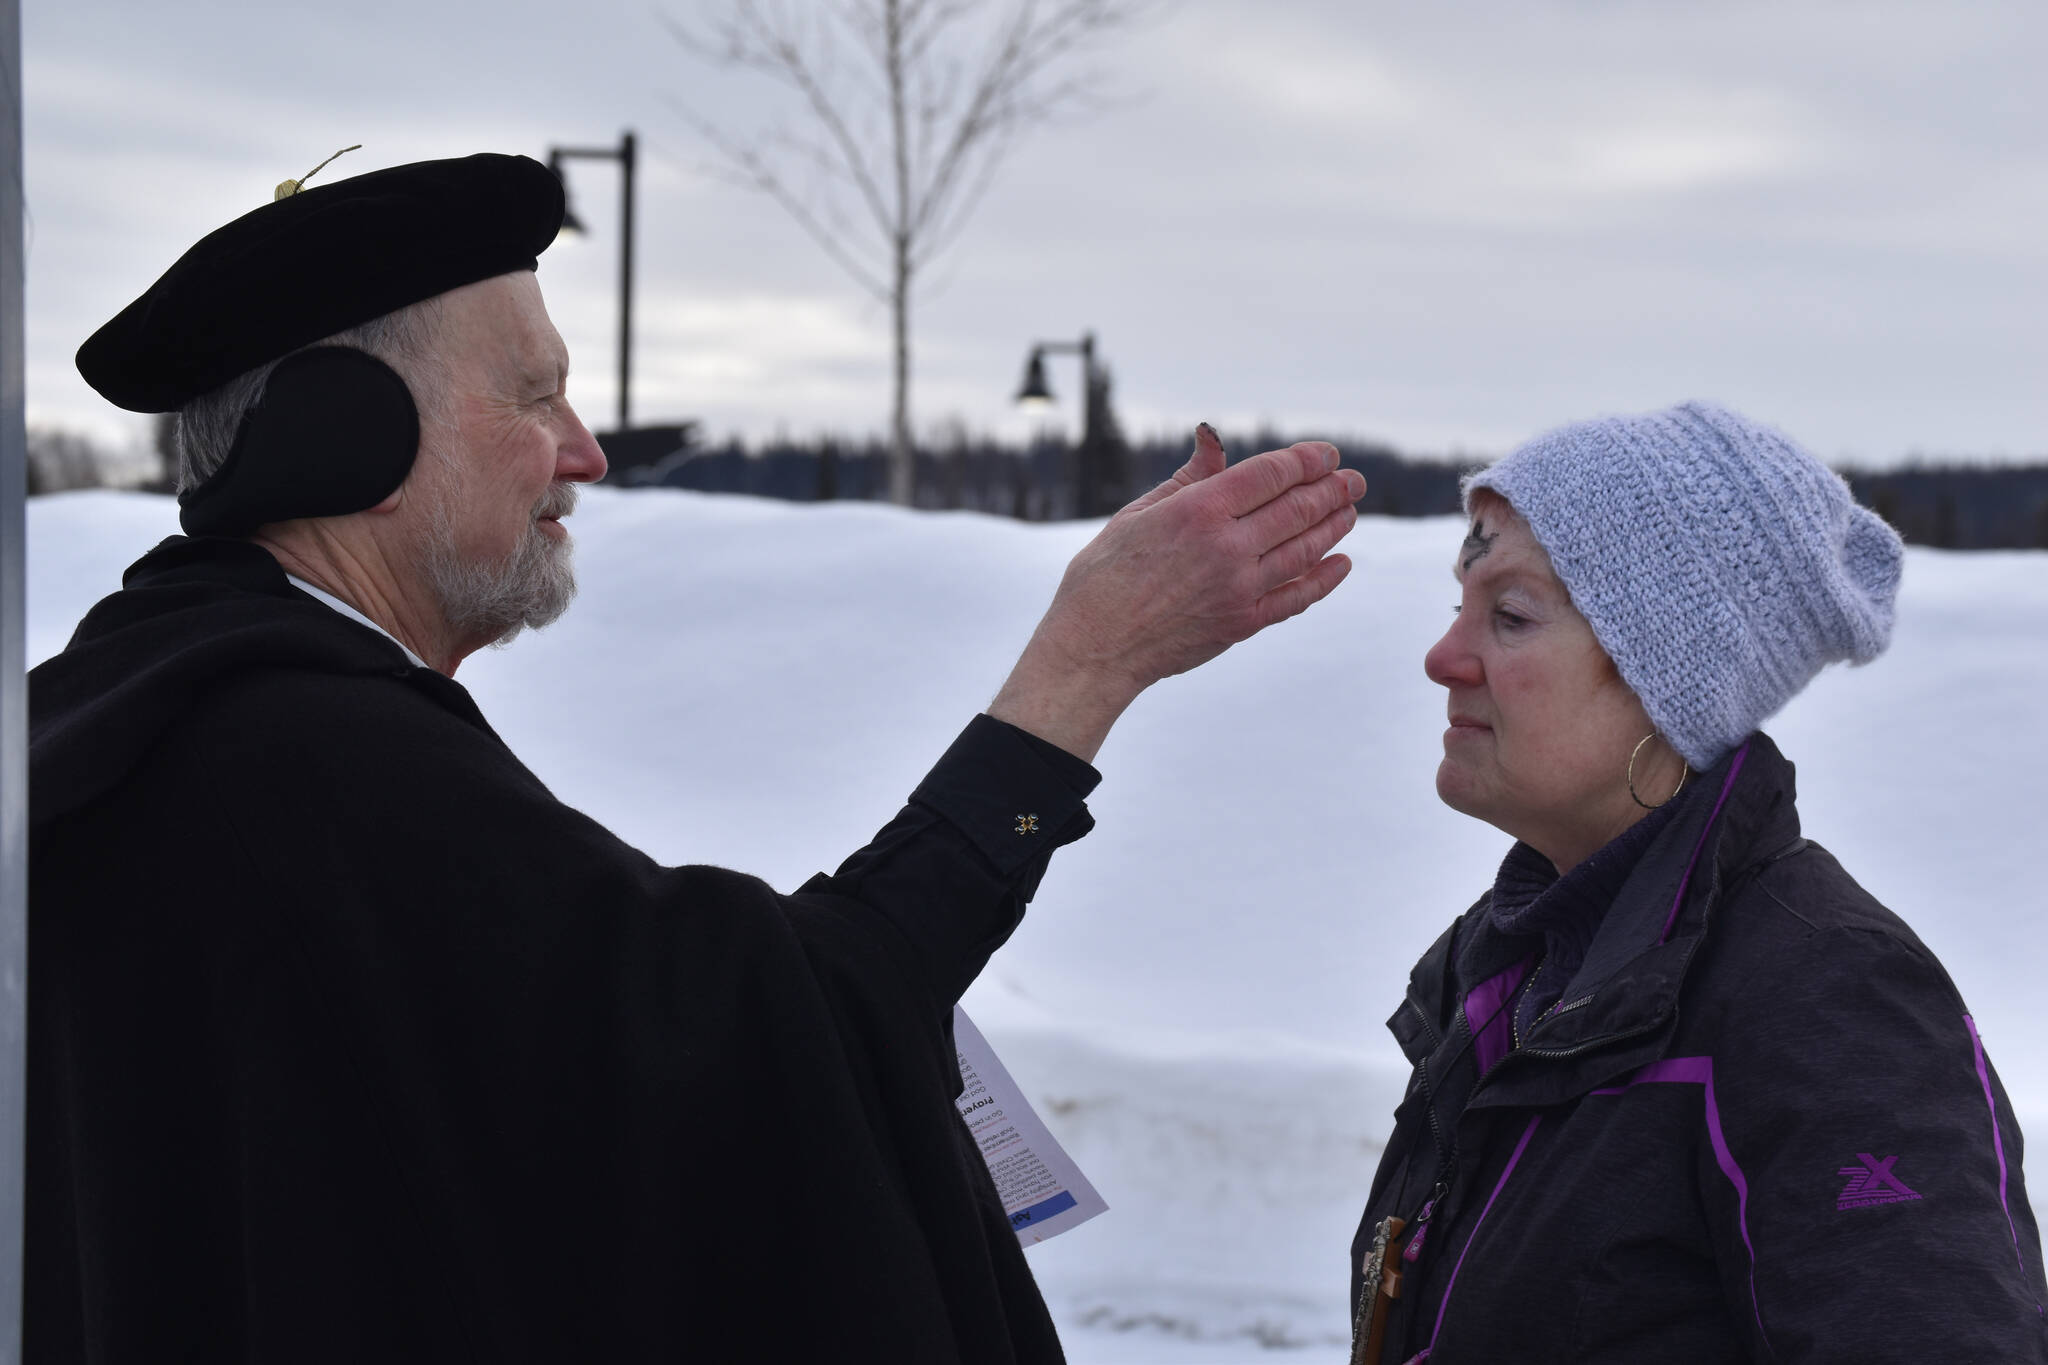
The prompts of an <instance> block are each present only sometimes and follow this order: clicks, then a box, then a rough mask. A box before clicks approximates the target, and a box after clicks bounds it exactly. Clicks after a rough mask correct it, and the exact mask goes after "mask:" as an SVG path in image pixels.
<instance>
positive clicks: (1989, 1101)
mask: <svg viewBox="0 0 2048 1365" xmlns="http://www.w3.org/2000/svg"><path fill="white" fill-rule="evenodd" d="M1963 1027H1965V1028H1967V1029H1969V1030H1970V1051H1971V1052H1973V1053H1975V1054H1976V1058H1977V1080H1978V1082H1979V1083H1980V1084H1981V1085H1983V1087H1984V1107H1985V1108H1987V1109H1989V1110H1990V1111H1991V1151H1992V1154H1993V1155H1994V1156H1996V1157H1997V1158H1998V1207H2000V1208H2001V1209H2004V1210H2005V1226H2006V1230H2007V1231H2008V1232H2010V1233H2012V1254H2013V1258H2014V1259H2015V1260H2017V1261H2018V1262H2019V1266H2020V1275H2021V1276H2022V1277H2023V1278H2024V1277H2025V1275H2026V1273H2027V1257H2026V1253H2024V1252H2022V1251H2021V1250H2020V1230H2019V1228H2018V1226H2017V1225H2016V1224H2014V1222H2013V1221H2012V1203H2011V1201H2010V1200H2008V1199H2007V1198H2006V1197H2005V1179H2006V1172H2005V1139H2004V1138H2002V1137H2000V1136H1999V1132H1998V1101H1996V1100H1994V1099H1993V1098H1992V1097H1991V1069H1990V1068H1989V1067H1988V1066H1986V1065H1985V1062H1984V1040H1983V1039H1982V1038H1979V1037H1978V1036H1977V1021H1976V1020H1975V1019H1972V1018H1971V1017H1970V1016H1969V1015H1967V1014H1966V1015H1964V1016H1963ZM2034 1311H2035V1312H2036V1313H2040V1314H2042V1316H2044V1317H2048V1311H2044V1310H2043V1308H2042V1306H2041V1305H2040V1304H2038V1303H2037V1304H2035V1305H2034Z"/></svg>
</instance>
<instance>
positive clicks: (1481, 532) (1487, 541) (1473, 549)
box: [1458, 517, 1500, 573]
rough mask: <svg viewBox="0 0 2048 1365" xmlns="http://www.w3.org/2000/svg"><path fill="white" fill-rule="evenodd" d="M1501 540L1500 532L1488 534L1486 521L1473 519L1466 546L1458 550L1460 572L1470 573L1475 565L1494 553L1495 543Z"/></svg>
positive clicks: (1466, 538) (1481, 518) (1479, 518)
mask: <svg viewBox="0 0 2048 1365" xmlns="http://www.w3.org/2000/svg"><path fill="white" fill-rule="evenodd" d="M1499 539H1500V532H1498V531H1495V532H1494V533H1493V534H1492V535H1488V534H1486V520H1485V518H1483V517H1474V518H1473V519H1472V530H1471V531H1470V533H1468V534H1467V535H1466V537H1465V544H1464V545H1463V546H1462V547H1460V549H1459V550H1458V572H1460V573H1465V572H1468V571H1469V570H1470V569H1471V568H1472V566H1473V565H1474V564H1477V563H1478V562H1479V561H1480V560H1482V559H1484V558H1486V557H1487V556H1488V555H1489V554H1492V553H1493V542H1495V541H1496V540H1499Z"/></svg>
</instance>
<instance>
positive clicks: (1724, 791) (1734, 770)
mask: <svg viewBox="0 0 2048 1365" xmlns="http://www.w3.org/2000/svg"><path fill="white" fill-rule="evenodd" d="M1749 744H1750V741H1748V740H1744V741H1743V742H1742V747H1741V748H1740V749H1737V750H1736V751H1735V761H1734V762H1733V763H1730V764H1729V765H1728V776H1727V779H1726V780H1725V781H1723V782H1722V783H1721V794H1720V795H1719V796H1717V797H1715V798H1714V809H1713V810H1712V811H1710V812H1709V813H1708V815H1707V823H1706V824H1705V825H1703V826H1701V828H1700V839H1699V842H1698V843H1696V844H1694V845H1693V846H1692V857H1691V858H1690V859H1689V860H1687V862H1686V864H1685V875H1684V876H1683V877H1680V878H1679V879H1678V894H1677V895H1676V896H1673V897H1672V898H1671V913H1670V914H1669V915H1667V916H1665V919H1664V932H1663V933H1661V934H1659V935H1657V942H1659V943H1663V942H1664V941H1665V940H1667V939H1669V938H1670V937H1671V928H1672V926H1673V925H1675V924H1677V923H1678V907H1679V906H1681V905H1684V904H1685V888H1686V887H1688V886H1690V885H1692V870H1693V868H1695V867H1697V866H1698V865H1699V861H1700V850H1701V849H1703V848H1705V847H1706V846H1707V836H1708V835H1709V834H1711V833H1713V831H1714V822H1715V821H1716V820H1719V819H1720V818H1721V807H1723V806H1725V805H1727V804H1728V793H1729V792H1732V791H1734V790H1735V778H1736V775H1737V774H1739V773H1740V772H1741V771H1742V760H1744V759H1745V758H1748V757H1749Z"/></svg>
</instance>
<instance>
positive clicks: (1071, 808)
mask: <svg viewBox="0 0 2048 1365" xmlns="http://www.w3.org/2000/svg"><path fill="white" fill-rule="evenodd" d="M1101 781H1102V774H1101V773H1099V772H1097V771H1096V770H1095V768H1094V766H1093V765H1092V764H1090V763H1087V762H1084V761H1083V760H1081V759H1079V758H1076V757H1074V755H1072V754H1070V753H1068V752H1067V751H1066V750H1064V749H1062V748H1060V747H1059V746H1058V745H1056V744H1051V743H1048V742H1047V741H1045V740H1042V739H1040V738H1038V736H1036V735H1032V734H1027V733H1026V732H1024V731H1023V730H1020V729H1018V728H1017V727H1016V726H1014V725H1010V724H1007V723H1005V722H1003V721H999V720H996V719H995V718H994V717H992V716H987V715H978V716H976V717H974V719H972V720H970V721H968V722H967V728H966V729H964V730H962V731H961V732H960V736H959V738H958V739H955V740H954V741H953V744H952V747H951V748H949V749H947V750H946V753H945V756H944V757H942V758H941V759H939V761H938V762H937V763H936V764H934V765H933V766H932V770H931V771H930V772H929V773H927V774H925V779H924V781H923V782H920V783H919V784H918V787H917V790H916V791H914V792H912V793H911V794H910V799H911V801H912V802H913V803H915V804H917V805H920V806H923V807H925V808H926V809H928V810H930V811H932V812H933V813H935V814H937V815H938V816H939V817H940V818H942V819H944V820H945V822H946V823H947V824H949V825H951V826H953V827H954V828H955V829H957V830H959V831H960V832H961V833H962V834H964V835H966V836H967V840H968V842H969V843H971V844H973V845H974V847H975V849H976V850H977V851H979V852H980V853H981V855H982V856H983V857H985V858H987V859H988V860H989V862H990V863H991V864H992V865H993V866H994V867H995V869H996V871H997V872H998V873H999V874H1000V875H1002V876H1005V877H1009V876H1014V875H1015V874H1017V873H1018V872H1020V871H1022V870H1023V869H1024V868H1025V867H1027V866H1028V865H1029V864H1031V863H1032V862H1034V861H1037V860H1039V859H1042V858H1044V857H1045V856H1046V855H1047V854H1048V853H1050V852H1051V851H1052V850H1053V849H1055V848H1058V847H1060V846H1061V845H1062V844H1069V843H1072V842H1073V841H1074V840H1076V839H1078V838H1080V837H1081V836H1082V835H1084V834H1086V833H1087V832H1088V831H1089V830H1091V829H1093V828H1094V827H1095V818H1094V817H1093V816H1091V815H1090V814H1089V813H1088V807H1087V805H1086V798H1087V796H1088V794H1089V793H1090V792H1092V791H1094V790H1095V787H1096V785H1097V784H1098V783H1100V782H1101ZM1033 880H1034V881H1035V880H1036V879H1035V878H1034V879H1033Z"/></svg>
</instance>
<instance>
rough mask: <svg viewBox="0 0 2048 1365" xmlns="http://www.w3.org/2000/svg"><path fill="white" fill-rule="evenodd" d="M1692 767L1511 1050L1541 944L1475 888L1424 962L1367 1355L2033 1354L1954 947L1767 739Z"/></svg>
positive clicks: (2002, 1132)
mask: <svg viewBox="0 0 2048 1365" xmlns="http://www.w3.org/2000/svg"><path fill="white" fill-rule="evenodd" d="M1699 787H1700V790H1699V791H1697V792H1696V793H1688V794H1687V799H1686V801H1685V804H1684V807H1683V808H1682V809H1679V810H1676V811H1674V812H1673V813H1672V817H1671V818H1670V819H1668V820H1667V821H1666V822H1665V823H1664V826H1663V828H1662V829H1660V830H1659V831H1658V832H1657V834H1656V835H1655V837H1654V838H1653V839H1652V840H1651V841H1650V843H1649V846H1648V847H1647V848H1646V849H1644V850H1643V852H1642V854H1641V856H1640V858H1639V859H1638V861H1637V862H1636V865H1635V867H1634V870H1633V871H1632V872H1631V873H1629V875H1628V877H1627V879H1626V881H1625V882H1623V884H1622V886H1621V889H1620V890H1619V892H1618V893H1617V894H1616V896H1615V898H1614V901H1613V904H1612V905H1611V906H1610V907H1609V909H1608V911H1607V913H1606V915H1605V917H1604V918H1603V919H1602V920H1601V921H1600V925H1599V928H1598V930H1597V932H1596V933H1595V934H1594V937H1593V940H1592V943H1591V946H1590V947H1589V948H1588V950H1587V951H1586V954H1585V959H1584V961H1583V963H1582V964H1580V966H1579V968H1578V970H1577V972H1576V974H1575V975H1574V976H1573V977H1572V979H1571V982H1570V984H1569V985H1568V986H1567V987H1566V989H1565V990H1564V991H1563V993H1562V995H1561V997H1560V998H1559V1000H1558V1005H1557V1008H1556V1009H1554V1010H1553V1011H1551V1012H1550V1013H1549V1014H1547V1015H1545V1016H1544V1017H1543V1018H1542V1019H1541V1020H1540V1021H1538V1022H1536V1023H1535V1024H1534V1025H1533V1026H1532V1027H1526V1028H1523V1029H1522V1030H1521V1037H1520V1040H1519V1044H1518V1043H1517V1040H1516V1038H1515V1036H1514V1035H1515V1029H1514V1027H1513V1026H1512V1024H1511V1022H1510V1021H1511V1019H1512V1017H1513V1016H1512V1014H1511V1011H1512V1010H1513V1009H1514V1007H1515V1003H1516V995H1517V990H1516V988H1517V987H1518V986H1519V985H1520V984H1521V983H1522V980H1523V977H1524V976H1525V975H1526V974H1527V973H1528V972H1529V971H1530V970H1531V968H1532V966H1533V965H1534V962H1535V960H1536V957H1537V953H1538V951H1539V949H1540V948H1541V940H1540V939H1537V938H1532V937H1530V936H1527V935H1518V934H1513V933H1508V932H1505V931H1503V930H1502V929H1501V928H1500V927H1499V925H1497V924H1496V923H1495V922H1494V921H1493V918H1492V917H1491V916H1490V915H1489V914H1488V913H1487V910H1488V906H1489V901H1490V897H1489V898H1487V899H1482V900H1481V901H1480V902H1479V903H1478V904H1477V905H1476V906H1474V907H1473V908H1472V910H1470V911H1468V912H1467V913H1466V914H1465V915H1464V916H1463V917H1461V918H1460V919H1459V920H1458V922H1457V923H1455V924H1453V925H1452V926H1451V928H1450V929H1449V930H1448V931H1446V932H1445V934H1444V935H1443V937H1442V938H1440V939H1439V940H1438V941H1437V942H1436V944H1435V945H1434V946H1433V947H1432V948H1431V949H1430V950H1429V952H1427V953H1426V954H1424V955H1423V958H1422V960H1421V961H1420V962H1419V963H1417V964H1416V967H1415V970H1414V972H1413V974H1412V975H1411V977H1410V979H1409V987H1408V994H1407V998H1406V999H1405V1000H1404V1001H1403V1002H1402V1004H1401V1007H1400V1009H1398V1010H1397V1011H1395V1013H1394V1017H1393V1018H1392V1019H1390V1020H1389V1021H1388V1026H1389V1027H1390V1028H1391V1029H1392V1030H1393V1032H1394V1036H1395V1038H1396V1040H1397V1041H1398V1042H1399V1043H1400V1045H1401V1047H1402V1049H1403V1051H1404V1052H1405V1053H1406V1054H1407V1056H1408V1058H1409V1060H1410V1062H1412V1063H1413V1064H1414V1066H1415V1073H1414V1076H1413V1078H1412V1079H1411V1080H1410V1082H1409V1087H1408V1093H1407V1096H1406V1098H1405V1099H1404V1100H1403V1101H1402V1103H1401V1106H1400V1108H1399V1109H1398V1110H1397V1111H1396V1112H1395V1116H1394V1119H1395V1127H1394V1133H1393V1136H1392V1137H1391V1138H1390V1139H1389V1141H1388V1144H1387V1149H1386V1154H1385V1156H1384V1157H1383V1158H1382V1160H1381V1163H1380V1168H1379V1174H1378V1176H1377V1177H1376V1178H1375V1179H1374V1182H1373V1189H1372V1196H1371V1199H1370V1201H1369V1203H1368V1204H1367V1206H1366V1212H1365V1217H1364V1219H1363V1221H1362V1222H1361V1224H1360V1228H1359V1236H1358V1240H1357V1242H1355V1243H1354V1245H1353V1247H1352V1257H1351V1293H1352V1302H1353V1303H1354V1304H1356V1303H1357V1301H1358V1296H1359V1293H1360V1290H1361V1284H1360V1267H1361V1265H1362V1263H1363V1259H1364V1255H1365V1253H1366V1252H1367V1251H1368V1250H1369V1249H1370V1247H1371V1245H1372V1233H1373V1228H1374V1226H1375V1225H1376V1224H1377V1223H1378V1222H1379V1220H1380V1219H1382V1218H1383V1217H1385V1216H1387V1215H1388V1214H1394V1215H1397V1216H1399V1217H1401V1218H1403V1219H1406V1220H1407V1221H1408V1224H1409V1227H1410V1229H1411V1231H1413V1230H1414V1229H1415V1227H1416V1225H1417V1223H1418V1221H1419V1223H1420V1227H1421V1231H1420V1232H1419V1233H1417V1234H1416V1235H1415V1236H1414V1237H1413V1238H1411V1240H1410V1241H1409V1243H1408V1250H1407V1257H1408V1259H1407V1262H1406V1265H1405V1267H1404V1277H1403V1292H1402V1295H1401V1298H1400V1299H1399V1300H1398V1302H1397V1304H1396V1305H1395V1308H1394V1311H1393V1316H1392V1318H1391V1320H1390V1323H1389V1332H1388V1338H1387V1340H1388V1343H1389V1344H1388V1347H1387V1349H1386V1352H1385V1356H1384V1360H1385V1362H1386V1365H1397V1363H1398V1362H1412V1361H1427V1362H1429V1365H1461V1363H1462V1362H1475V1365H1476V1363H1477V1362H1487V1365H1492V1363H1493V1362H1498V1361H1504V1360H1512V1361H1516V1362H1518V1365H1539V1363H1540V1362H1548V1361H1557V1362H1563V1361H1572V1362H1589V1363H1600V1365H1622V1362H1628V1365H1639V1362H1646V1361H1656V1362H1659V1363H1660V1365H1690V1363H1691V1362H1708V1361H1713V1362H1722V1361H1777V1362H1821V1361H1841V1362H1852V1361H1853V1362H1857V1365H1875V1363H1877V1362H1887V1361H1913V1362H1924V1361H1930V1360H1955V1361H1999V1362H2034V1363H2035V1365H2048V1311H2044V1307H2048V1287H2044V1283H2043V1276H2042V1260H2041V1239H2040V1234H2039V1232H2038V1231H2037V1229H2036V1227H2035V1224H2034V1217H2033V1213H2032V1210H2031V1209H2030V1207H2029V1205H2028V1203H2027V1196H2026V1188H2025V1185H2024V1183H2023V1181H2022V1178H2021V1173H2020V1156H2021V1139H2020V1131H2019V1125H2018V1124H2017V1123H2016V1122H2015V1121H2014V1119H2013V1113H2012V1108H2011V1106H2010V1104H2009V1103H2008V1102H2007V1100H2006V1095H2005V1091H2004V1088H2003V1087H2002V1086H2001V1085H2000V1084H1999V1081H1998V1076H1997V1073H1996V1072H1995V1071H1993V1070H1992V1068H1991V1063H1990V1060H1989V1058H1988V1057H1987V1056H1986V1054H1985V1049H1984V1045H1983V1042H1982V1040H1981V1039H1980V1038H1979V1037H1978V1036H1977V1031H1976V1026H1975V1024H1974V1023H1973V1022H1972V1020H1971V1018H1970V1016H1969V1012H1968V1010H1967V1009H1966V1008H1965V1006H1964V1004H1963V1001H1962V998H1961V997H1960V996H1959V995H1958V994H1957V993H1956V989H1955V987H1954V985H1953V984H1952V983H1951V982H1950V981H1949V979H1948V975H1947V973H1946V972H1944V971H1943V970H1942V967H1941V964H1940V963H1939V962H1937V961H1936V960H1935V958H1934V955H1933V954H1932V953H1930V952H1929V951H1928V950H1927V948H1926V947H1925V946H1924V945H1923V944H1922V943H1921V942H1920V940H1919V939H1918V938H1916V937H1915V936H1914V934H1913V932H1912V930H1911V929H1909V928H1907V927H1906V925H1905V924H1904V922H1902V921H1901V920H1900V919H1899V918H1898V917H1897V916H1896V915H1894V914H1892V913H1891V912H1890V911H1888V910H1886V909H1885V908H1884V907H1883V906H1882V905H1879V904H1878V903H1877V902H1876V901H1875V900H1873V899H1872V898H1871V897H1870V895H1869V894H1868V893H1867V892H1865V891H1864V890H1863V889H1862V888H1861V887H1859V886H1858V885H1857V884H1856V883H1855V882H1854V881H1853V880H1852V879H1851V878H1850V877H1849V875H1848V874H1847V873H1846V872H1844V871H1843V870H1842V868H1841V865H1840V864H1839V863H1837V862H1836V861H1835V860H1834V858H1833V857H1831V856H1830V855H1829V854H1828V853H1827V852H1826V851H1825V850H1824V849H1822V848H1821V847H1820V846H1819V845H1817V844H1814V843H1812V842H1811V841H1809V840H1806V839H1804V838H1802V837H1801V836H1800V833H1799V820H1798V816H1797V814H1796V812H1795V810H1794V804H1793V771H1792V765H1791V763H1789V762H1788V761H1786V759H1785V758H1784V756H1783V755H1781V754H1780V753H1779V752H1778V750H1777V747H1776V746H1775V745H1773V744H1772V743H1771V741H1770V740H1769V739H1767V738H1765V737H1764V736H1762V735H1760V734H1759V735H1754V736H1752V737H1751V738H1750V740H1749V742H1748V743H1746V744H1744V745H1743V746H1742V747H1741V748H1739V749H1738V750H1736V751H1735V752H1734V753H1733V754H1731V755H1729V757H1728V758H1726V759H1724V760H1723V761H1722V763H1721V764H1720V765H1719V766H1718V767H1717V768H1716V769H1715V770H1714V771H1713V772H1711V773H1709V774H1707V775H1706V777H1705V778H1704V779H1703V780H1702V781H1701V782H1700V783H1699ZM1425 1210H1426V1211H1427V1212H1426V1216H1425Z"/></svg>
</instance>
